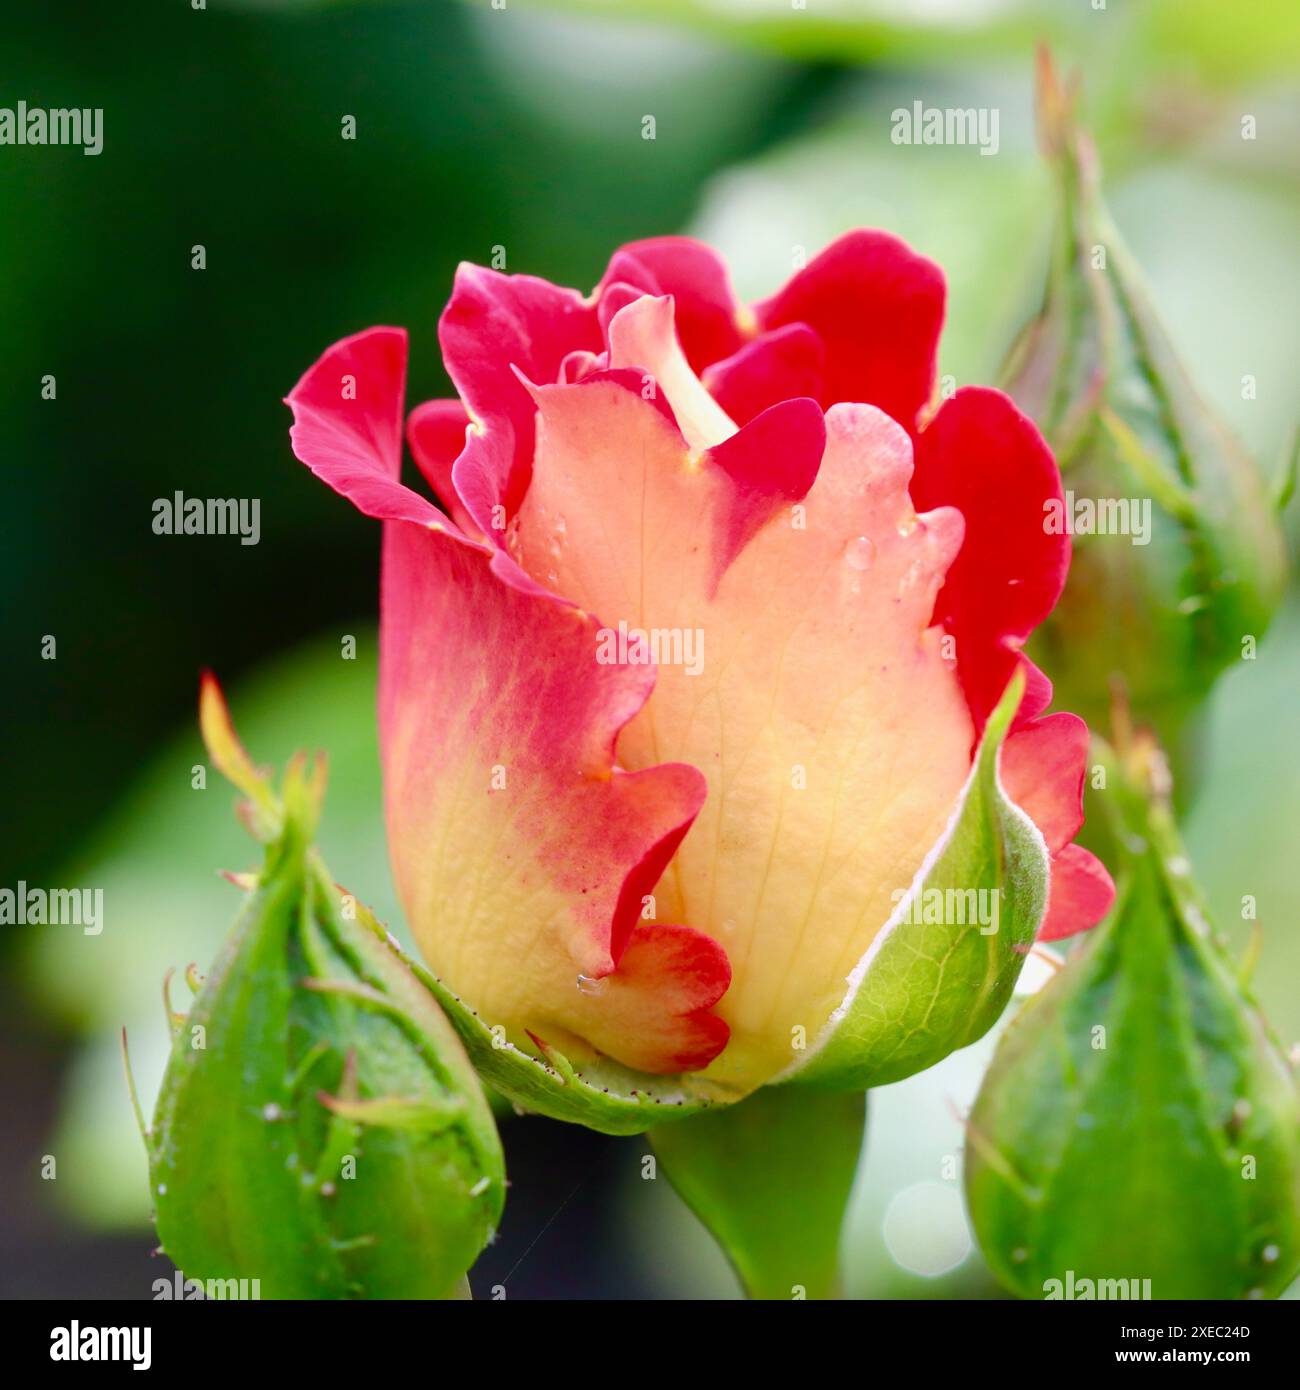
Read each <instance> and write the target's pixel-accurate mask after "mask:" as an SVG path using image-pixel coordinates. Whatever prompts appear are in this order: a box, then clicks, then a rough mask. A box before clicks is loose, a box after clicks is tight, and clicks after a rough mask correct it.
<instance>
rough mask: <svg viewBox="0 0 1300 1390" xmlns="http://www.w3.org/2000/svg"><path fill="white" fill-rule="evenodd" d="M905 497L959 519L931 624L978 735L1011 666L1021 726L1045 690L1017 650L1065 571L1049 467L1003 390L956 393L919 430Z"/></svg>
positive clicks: (1048, 456) (1066, 550)
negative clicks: (949, 644) (960, 529)
mask: <svg viewBox="0 0 1300 1390" xmlns="http://www.w3.org/2000/svg"><path fill="white" fill-rule="evenodd" d="M912 497H913V500H914V501H915V502H916V505H917V506H918V507H922V508H928V507H937V506H952V507H956V508H957V510H958V511H960V512H961V514H962V515H963V516H964V517H965V518H966V540H965V543H964V544H963V546H962V549H961V553H960V554H959V555H958V556H957V560H956V563H955V564H954V565H953V567H952V569H951V570H949V572H948V577H947V579H946V581H945V583H944V586H943V589H942V590H941V591H940V593H939V597H938V600H937V601H936V603H935V610H934V616H935V621H936V622H941V623H942V624H943V625H944V627H945V628H946V629H947V630H948V632H950V633H951V634H952V635H953V637H954V638H955V639H956V648H957V669H958V671H959V673H960V675H961V681H962V687H963V689H964V690H965V692H966V698H967V700H968V701H969V702H970V707H971V713H972V715H973V716H974V718H975V724H976V729H977V730H979V729H982V728H983V727H984V721H985V720H986V719H987V718H988V715H989V711H990V710H992V709H993V707H994V706H995V705H996V704H997V702H998V700H999V698H1000V697H1001V695H1002V692H1003V691H1004V690H1005V689H1006V686H1007V682H1008V681H1009V680H1010V679H1011V676H1012V673H1013V672H1014V671H1015V670H1016V669H1017V668H1022V669H1023V670H1024V672H1025V677H1026V688H1025V695H1024V699H1023V700H1022V702H1021V706H1020V712H1019V714H1018V716H1017V721H1018V723H1020V724H1024V723H1026V722H1027V721H1028V720H1030V719H1032V718H1033V717H1034V715H1036V714H1038V713H1039V712H1040V711H1041V710H1043V709H1044V708H1045V707H1046V705H1047V703H1048V701H1049V700H1050V699H1051V693H1052V687H1051V685H1050V683H1049V682H1048V680H1047V678H1046V676H1044V675H1043V673H1042V672H1041V671H1039V670H1038V668H1037V667H1036V666H1034V664H1033V663H1032V662H1031V661H1030V660H1029V659H1028V658H1027V657H1026V656H1024V655H1023V654H1022V653H1021V650H1020V648H1021V647H1022V645H1023V644H1024V641H1025V639H1026V638H1027V637H1028V636H1029V634H1030V633H1031V632H1032V631H1033V630H1034V628H1035V627H1037V626H1038V624H1039V623H1041V622H1042V621H1043V619H1044V618H1045V617H1046V616H1047V615H1048V613H1050V612H1051V611H1052V607H1053V605H1054V604H1055V603H1056V600H1057V598H1058V597H1059V596H1060V593H1061V589H1062V588H1063V587H1064V585H1065V576H1066V572H1067V571H1068V570H1069V567H1070V538H1069V536H1068V535H1064V534H1061V535H1057V534H1053V533H1051V532H1049V530H1048V528H1047V525H1046V514H1047V513H1046V504H1047V503H1048V502H1049V501H1050V500H1051V499H1056V500H1057V501H1059V500H1060V499H1061V497H1062V493H1061V475H1060V473H1059V471H1058V470H1057V467H1056V460H1055V459H1054V458H1053V457H1052V453H1051V450H1050V449H1048V447H1047V445H1046V444H1044V443H1043V438H1042V435H1040V434H1039V433H1038V430H1037V429H1036V428H1035V426H1034V424H1033V422H1032V421H1031V420H1029V419H1027V418H1026V417H1025V416H1024V415H1022V414H1021V413H1020V412H1019V411H1018V410H1017V409H1016V407H1015V406H1014V405H1013V404H1012V403H1011V401H1010V400H1009V399H1008V397H1006V396H1004V395H1003V394H1002V392H1001V391H994V390H991V389H989V388H987V387H982V386H967V387H963V388H962V389H961V390H960V391H958V392H957V394H956V395H955V396H953V397H952V398H951V399H950V400H948V401H945V402H944V404H943V406H942V407H941V408H940V410H939V411H938V413H937V414H936V415H935V417H934V419H933V420H932V421H931V422H930V424H929V425H928V426H927V427H926V428H925V429H924V430H923V431H922V432H921V435H920V438H919V439H918V441H917V453H916V473H915V475H914V476H913V479H912Z"/></svg>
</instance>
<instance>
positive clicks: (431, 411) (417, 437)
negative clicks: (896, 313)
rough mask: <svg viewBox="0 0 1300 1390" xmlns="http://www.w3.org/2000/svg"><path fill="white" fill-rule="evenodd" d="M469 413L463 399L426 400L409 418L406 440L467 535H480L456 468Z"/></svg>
mask: <svg viewBox="0 0 1300 1390" xmlns="http://www.w3.org/2000/svg"><path fill="white" fill-rule="evenodd" d="M468 426H469V415H468V414H467V413H466V410H465V407H464V406H463V405H462V404H461V402H460V401H458V400H454V401H425V403H424V404H423V405H417V406H416V408H415V409H414V410H413V411H411V414H410V416H409V417H408V419H407V421H406V442H407V443H408V444H409V445H410V446H411V456H412V457H413V458H414V459H415V464H416V467H417V468H419V470H420V472H421V473H422V474H423V475H424V480H425V482H426V483H428V484H429V486H430V487H431V488H432V489H433V490H434V492H435V493H437V495H438V500H439V501H440V502H441V503H442V505H443V508H444V509H445V510H446V512H447V513H448V514H449V515H450V516H451V518H452V519H453V520H454V521H455V522H456V525H457V526H459V527H460V529H461V530H462V531H464V532H465V534H466V535H467V536H475V535H477V534H478V527H477V525H476V524H475V522H474V518H473V517H472V516H470V514H469V512H468V511H467V510H466V509H465V505H464V503H462V502H461V500H460V496H459V495H458V493H457V492H456V485H455V483H454V482H453V481H452V469H453V467H454V466H455V463H456V460H457V459H458V458H459V457H460V454H461V452H462V450H463V449H464V448H465V430H466V429H467V427H468Z"/></svg>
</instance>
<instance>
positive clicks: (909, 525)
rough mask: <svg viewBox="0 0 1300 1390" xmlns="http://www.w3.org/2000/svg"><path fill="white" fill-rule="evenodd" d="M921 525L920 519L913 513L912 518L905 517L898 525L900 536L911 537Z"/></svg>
mask: <svg viewBox="0 0 1300 1390" xmlns="http://www.w3.org/2000/svg"><path fill="white" fill-rule="evenodd" d="M920 524H921V520H920V518H919V517H918V516H917V514H916V513H915V512H913V513H912V514H911V516H905V517H904V518H903V519H902V521H900V522H899V523H898V534H899V535H900V536H910V535H911V534H912V532H913V531H915V530H916V528H917V527H918V526H919V525H920Z"/></svg>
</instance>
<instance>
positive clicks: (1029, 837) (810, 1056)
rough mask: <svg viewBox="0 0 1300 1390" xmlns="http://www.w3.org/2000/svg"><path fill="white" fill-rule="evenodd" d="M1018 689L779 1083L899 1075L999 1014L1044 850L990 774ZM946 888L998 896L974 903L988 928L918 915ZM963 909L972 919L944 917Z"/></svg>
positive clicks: (1032, 913)
mask: <svg viewBox="0 0 1300 1390" xmlns="http://www.w3.org/2000/svg"><path fill="white" fill-rule="evenodd" d="M1023 689H1024V680H1023V677H1022V676H1020V675H1019V674H1017V676H1016V678H1015V679H1014V680H1013V681H1011V682H1010V684H1008V686H1007V689H1006V691H1005V692H1004V694H1003V696H1002V699H1001V700H1000V701H999V702H998V705H997V708H996V709H995V710H994V711H993V713H992V714H991V715H990V716H989V720H988V724H987V725H986V726H985V729H984V737H983V738H982V740H981V741H980V746H979V749H978V751H977V753H976V756H975V761H974V764H973V766H972V768H971V772H970V776H969V778H968V779H967V782H966V786H965V787H964V789H963V791H962V795H961V799H960V801H959V803H958V805H957V808H956V810H955V811H954V813H953V816H952V819H951V820H950V822H949V824H948V826H947V828H946V830H945V832H944V834H943V836H942V837H941V838H940V840H939V842H938V844H937V845H935V847H934V848H933V849H932V850H931V852H930V854H929V856H928V857H927V859H926V862H925V863H924V864H923V865H922V866H921V868H920V869H919V870H918V871H917V874H916V877H915V879H914V880H913V883H912V885H911V887H910V889H909V890H908V892H907V894H906V896H905V897H904V898H903V900H902V901H901V902H900V903H899V904H898V907H897V908H896V909H895V911H894V914H893V916H892V917H891V918H890V920H889V922H888V923H886V925H885V926H884V927H882V928H881V930H880V932H879V934H878V935H877V936H876V938H875V940H874V941H873V942H872V943H871V946H870V947H869V948H868V950H867V952H866V953H865V954H864V955H863V957H862V959H861V960H860V961H859V963H858V965H857V967H856V968H855V969H854V971H853V972H852V974H851V975H850V976H849V989H848V992H847V994H846V995H845V997H844V1001H843V1003H842V1004H841V1005H840V1006H839V1008H837V1009H836V1011H835V1012H834V1014H833V1015H832V1016H831V1019H830V1021H829V1022H828V1023H827V1025H826V1027H825V1028H824V1029H823V1030H822V1032H821V1034H820V1035H819V1036H818V1037H817V1038H816V1039H815V1040H814V1041H813V1042H812V1044H811V1046H810V1047H809V1049H808V1050H807V1052H806V1053H805V1054H803V1055H802V1056H801V1057H800V1058H799V1059H797V1060H796V1062H795V1064H794V1065H793V1066H791V1067H790V1068H789V1069H788V1070H787V1071H786V1072H785V1073H783V1075H782V1077H781V1078H779V1079H780V1080H790V1081H797V1082H804V1083H808V1084H811V1085H817V1086H824V1087H831V1088H834V1089H837V1090H863V1089H865V1088H867V1087H871V1086H883V1085H886V1084H888V1083H889V1082H892V1081H901V1080H902V1079H903V1078H904V1077H907V1076H911V1075H913V1074H914V1073H915V1072H919V1071H923V1070H924V1069H925V1068H926V1067H930V1066H933V1065H934V1064H935V1063H936V1062H939V1061H942V1060H943V1058H945V1057H946V1056H947V1055H948V1054H949V1053H950V1052H954V1051H956V1049H957V1048H959V1047H965V1046H966V1045H967V1044H968V1043H972V1042H974V1041H975V1040H976V1039H977V1038H979V1037H982V1036H983V1035H984V1034H985V1033H986V1032H987V1031H988V1030H989V1029H990V1028H991V1027H992V1026H993V1024H994V1023H995V1022H996V1021H997V1019H998V1017H999V1015H1000V1014H1001V1013H1002V1010H1003V1009H1004V1008H1005V1006H1006V1004H1007V1001H1008V1000H1009V999H1010V998H1011V992H1012V989H1013V988H1014V986H1015V982H1016V979H1017V977H1018V976H1019V974H1020V969H1021V966H1022V965H1023V964H1024V959H1025V952H1026V951H1027V950H1028V948H1029V946H1030V945H1031V943H1032V942H1033V939H1034V936H1035V934H1036V933H1037V931H1038V927H1039V923H1040V922H1041V921H1042V917H1043V910H1044V908H1045V906H1046V902H1047V882H1048V856H1047V846H1046V844H1045V843H1044V841H1043V837H1042V835H1041V834H1040V833H1039V831H1038V829H1037V827H1036V826H1035V825H1034V824H1033V822H1032V821H1031V820H1030V819H1029V817H1028V816H1027V815H1025V813H1024V812H1023V811H1021V810H1020V808H1019V807H1018V806H1016V805H1015V804H1014V803H1013V802H1012V801H1011V800H1010V799H1009V798H1008V796H1007V795H1006V793H1005V792H1004V791H1003V789H1002V786H1001V783H1000V782H999V780H998V773H997V768H998V753H999V750H1000V749H1001V747H1002V742H1003V740H1004V738H1005V737H1006V733H1007V730H1008V728H1009V727H1010V724H1011V720H1012V718H1013V716H1014V714H1015V711H1016V710H1017V708H1018V707H1019V704H1020V697H1021V694H1022V692H1023ZM950 890H951V892H952V893H953V894H954V895H957V894H963V895H964V894H967V893H968V892H969V890H974V891H975V892H976V894H977V895H978V894H979V893H992V894H995V895H996V896H995V897H986V898H984V899H982V901H984V902H985V903H988V904H990V905H991V904H994V903H996V904H997V922H996V930H993V931H989V930H988V929H987V926H985V925H982V924H981V922H980V921H979V920H974V921H971V920H967V921H964V922H958V921H955V920H953V921H950V920H944V921H934V922H927V921H925V920H923V919H924V916H925V905H926V904H928V903H932V902H936V901H939V900H938V899H935V898H934V897H932V896H930V895H932V894H933V893H935V892H938V893H941V894H944V895H945V897H944V899H943V901H944V902H948V901H952V902H953V903H957V902H958V898H957V897H956V896H954V897H953V898H951V899H949V898H947V897H946V895H947V894H948V892H949V891H950ZM961 901H963V902H971V901H974V902H979V901H981V899H980V898H979V897H978V896H977V897H976V898H975V899H970V898H968V897H963V898H962V899H961ZM961 915H966V916H968V917H969V916H971V915H975V916H978V914H963V913H954V914H952V916H954V917H956V916H961ZM988 915H989V916H990V917H991V916H992V913H991V911H990V912H989V914H988ZM911 917H919V918H921V919H922V920H909V918H911ZM989 925H992V924H991V923H990V924H989Z"/></svg>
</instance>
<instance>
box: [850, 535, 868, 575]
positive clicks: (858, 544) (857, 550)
mask: <svg viewBox="0 0 1300 1390" xmlns="http://www.w3.org/2000/svg"><path fill="white" fill-rule="evenodd" d="M844 558H845V559H846V560H847V561H848V562H849V566H850V568H852V569H855V570H864V569H869V568H870V566H871V562H872V560H874V559H875V558H876V547H875V543H874V542H873V541H872V539H871V537H870V536H859V537H858V538H857V540H855V541H850V542H849V543H848V545H846V546H845V547H844Z"/></svg>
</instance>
